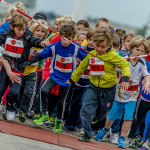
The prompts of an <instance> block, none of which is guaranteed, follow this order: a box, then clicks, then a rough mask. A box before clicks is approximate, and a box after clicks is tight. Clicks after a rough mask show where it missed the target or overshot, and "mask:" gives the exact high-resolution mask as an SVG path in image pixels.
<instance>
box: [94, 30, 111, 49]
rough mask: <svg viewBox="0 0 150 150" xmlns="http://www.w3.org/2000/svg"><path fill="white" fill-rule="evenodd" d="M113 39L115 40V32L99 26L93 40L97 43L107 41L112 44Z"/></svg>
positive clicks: (109, 44) (108, 44)
mask: <svg viewBox="0 0 150 150" xmlns="http://www.w3.org/2000/svg"><path fill="white" fill-rule="evenodd" d="M112 40H113V32H112V31H111V30H110V29H104V28H99V29H96V30H95V34H94V37H93V42H94V43H95V44H97V43H101V42H105V41H106V43H107V46H111V45H112Z"/></svg>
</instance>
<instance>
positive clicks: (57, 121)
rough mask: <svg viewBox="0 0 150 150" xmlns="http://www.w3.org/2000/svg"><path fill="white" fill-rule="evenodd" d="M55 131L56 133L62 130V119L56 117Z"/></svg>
mask: <svg viewBox="0 0 150 150" xmlns="http://www.w3.org/2000/svg"><path fill="white" fill-rule="evenodd" d="M53 131H54V132H56V133H60V132H61V119H57V117H56V119H55V126H54V129H53Z"/></svg>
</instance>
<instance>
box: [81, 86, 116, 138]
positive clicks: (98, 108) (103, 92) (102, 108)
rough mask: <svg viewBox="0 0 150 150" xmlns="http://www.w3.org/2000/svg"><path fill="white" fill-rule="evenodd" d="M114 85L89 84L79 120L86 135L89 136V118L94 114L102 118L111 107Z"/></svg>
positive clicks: (114, 90)
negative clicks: (105, 86) (99, 85)
mask: <svg viewBox="0 0 150 150" xmlns="http://www.w3.org/2000/svg"><path fill="white" fill-rule="evenodd" d="M115 92H116V86H113V87H111V88H97V87H95V86H94V85H93V84H90V86H89V88H88V89H87V93H86V95H85V98H84V100H83V104H82V109H81V113H80V115H81V121H82V125H83V128H84V131H85V134H86V136H88V137H89V138H91V133H90V130H91V118H92V116H94V115H96V117H97V118H98V119H99V120H102V119H104V117H105V116H106V114H107V113H108V112H109V111H110V109H111V108H112V104H113V101H114V96H115Z"/></svg>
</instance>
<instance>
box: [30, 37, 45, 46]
mask: <svg viewBox="0 0 150 150" xmlns="http://www.w3.org/2000/svg"><path fill="white" fill-rule="evenodd" d="M42 41H43V40H41V39H39V38H36V37H34V36H33V35H31V38H30V44H31V47H37V48H42V46H41V42H42Z"/></svg>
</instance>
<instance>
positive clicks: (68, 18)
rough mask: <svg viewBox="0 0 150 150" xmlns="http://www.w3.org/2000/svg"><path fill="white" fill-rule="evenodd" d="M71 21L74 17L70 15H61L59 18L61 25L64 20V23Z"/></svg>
mask: <svg viewBox="0 0 150 150" xmlns="http://www.w3.org/2000/svg"><path fill="white" fill-rule="evenodd" d="M70 21H72V18H71V17H70V16H66V15H65V16H62V17H60V19H59V25H60V24H61V23H62V22H64V23H67V22H70Z"/></svg>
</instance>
